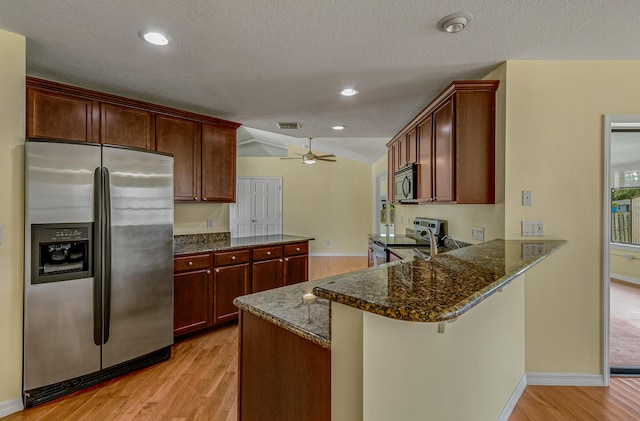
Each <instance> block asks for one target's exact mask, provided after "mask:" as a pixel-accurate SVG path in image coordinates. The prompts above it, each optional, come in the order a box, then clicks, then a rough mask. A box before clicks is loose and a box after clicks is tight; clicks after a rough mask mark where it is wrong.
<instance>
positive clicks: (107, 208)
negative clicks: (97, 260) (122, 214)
mask: <svg viewBox="0 0 640 421" xmlns="http://www.w3.org/2000/svg"><path fill="white" fill-rule="evenodd" d="M102 171H103V174H104V176H103V178H102V180H103V183H102V195H103V198H102V200H103V202H102V205H103V207H104V212H103V218H102V221H103V222H102V226H103V229H102V235H103V236H104V241H103V244H104V249H103V250H104V254H103V257H104V338H103V342H102V343H103V344H106V343H107V342H108V341H109V325H110V324H111V188H110V184H111V178H110V176H109V169H108V168H107V167H103V169H102Z"/></svg>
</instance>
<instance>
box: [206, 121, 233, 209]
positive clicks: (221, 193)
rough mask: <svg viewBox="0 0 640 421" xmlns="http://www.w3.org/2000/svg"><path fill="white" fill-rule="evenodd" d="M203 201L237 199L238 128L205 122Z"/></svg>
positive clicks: (229, 200)
mask: <svg viewBox="0 0 640 421" xmlns="http://www.w3.org/2000/svg"><path fill="white" fill-rule="evenodd" d="M202 200H203V201H216V202H235V200H236V129H231V128H225V127H217V126H212V125H210V124H202Z"/></svg>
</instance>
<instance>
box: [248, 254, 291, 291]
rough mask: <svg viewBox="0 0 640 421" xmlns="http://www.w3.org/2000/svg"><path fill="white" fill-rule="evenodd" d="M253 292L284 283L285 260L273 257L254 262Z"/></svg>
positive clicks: (276, 286)
mask: <svg viewBox="0 0 640 421" xmlns="http://www.w3.org/2000/svg"><path fill="white" fill-rule="evenodd" d="M251 275H252V276H251V282H252V285H251V292H252V293H254V292H260V291H266V290H268V289H273V288H278V287H281V286H282V285H283V275H284V260H283V259H271V260H264V261H262V262H253V269H252V273H251Z"/></svg>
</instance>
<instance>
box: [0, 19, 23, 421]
mask: <svg viewBox="0 0 640 421" xmlns="http://www.w3.org/2000/svg"><path fill="white" fill-rule="evenodd" d="M25 51H26V48H25V38H24V37H23V36H21V35H17V34H12V33H10V32H6V31H3V30H0V61H1V62H2V66H0V80H1V81H2V88H0V197H1V198H2V200H0V224H2V226H3V238H2V244H0V416H2V415H3V408H4V409H10V408H9V407H10V406H11V404H7V402H10V401H13V403H14V409H15V405H16V404H17V405H20V401H19V399H20V396H21V393H22V392H21V391H22V291H23V288H22V282H23V280H22V278H23V267H22V265H23V260H24V251H23V250H24V241H23V240H24V139H25V127H26V122H25V110H26V94H25V92H26V88H25V75H26V73H25Z"/></svg>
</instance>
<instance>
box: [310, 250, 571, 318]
mask: <svg viewBox="0 0 640 421" xmlns="http://www.w3.org/2000/svg"><path fill="white" fill-rule="evenodd" d="M507 241H508V240H507ZM554 241H559V242H560V243H559V244H558V246H557V247H554V249H553V250H551V251H550V252H547V253H545V254H544V255H542V256H540V257H539V258H537V259H535V260H532V261H531V262H530V263H528V264H527V265H525V266H523V267H522V268H520V269H519V270H517V271H515V272H514V273H511V274H509V275H505V276H504V277H502V278H500V279H498V280H497V281H495V282H493V283H492V284H491V285H488V286H487V287H485V288H483V289H481V290H479V291H477V292H475V293H474V294H472V295H470V296H468V297H467V298H465V299H464V300H462V301H460V302H458V303H456V305H455V306H450V307H447V308H446V309H443V310H442V311H440V312H438V313H428V314H421V313H419V312H415V311H411V309H399V308H396V307H390V306H383V305H380V304H377V303H375V302H369V301H366V300H364V299H361V298H357V297H353V296H351V295H348V294H342V293H337V292H334V291H330V290H326V289H323V288H322V284H320V285H318V286H315V287H314V288H313V294H314V295H316V296H318V297H320V298H324V299H327V300H329V301H332V302H336V303H339V304H343V305H346V306H349V307H353V308H357V309H360V310H362V311H366V312H369V313H374V314H378V315H380V316H384V317H388V318H390V319H395V320H402V321H408V322H422V323H436V322H443V321H447V320H452V319H456V318H458V317H460V316H461V315H463V314H464V313H466V312H467V311H469V310H470V309H471V308H473V307H475V306H476V305H478V304H479V303H481V302H482V301H484V300H486V299H487V298H488V297H490V296H491V295H493V294H494V293H495V292H496V291H499V290H500V289H501V288H503V287H504V286H506V285H507V284H509V283H510V282H511V281H513V280H514V279H516V278H517V277H519V276H520V275H522V274H523V273H524V272H526V271H527V270H529V269H531V268H532V267H533V266H535V265H537V264H538V263H540V262H541V261H542V260H544V259H546V258H547V257H549V256H551V255H552V254H554V253H555V252H556V251H558V250H559V249H561V248H562V247H564V246H565V245H566V244H567V241H566V240H554ZM406 260H407V259H405V260H403V261H406ZM403 261H398V262H393V263H387V264H385V265H383V266H391V265H400V264H402V262H403ZM394 310H395V311H394ZM397 310H401V311H397Z"/></svg>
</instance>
